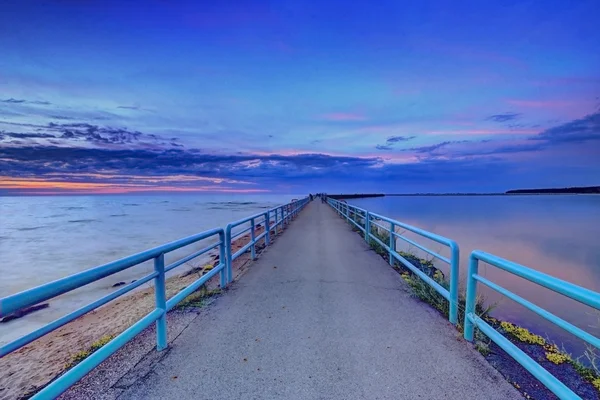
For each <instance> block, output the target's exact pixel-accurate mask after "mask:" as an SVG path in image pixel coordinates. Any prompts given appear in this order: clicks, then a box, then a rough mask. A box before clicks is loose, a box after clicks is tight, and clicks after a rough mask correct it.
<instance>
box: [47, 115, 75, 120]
mask: <svg viewBox="0 0 600 400" xmlns="http://www.w3.org/2000/svg"><path fill="white" fill-rule="evenodd" d="M48 117H50V118H52V119H58V120H61V121H69V120H74V119H76V118H73V117H67V116H66V115H48Z"/></svg>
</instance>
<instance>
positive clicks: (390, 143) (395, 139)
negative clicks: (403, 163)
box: [375, 136, 416, 150]
mask: <svg viewBox="0 0 600 400" xmlns="http://www.w3.org/2000/svg"><path fill="white" fill-rule="evenodd" d="M415 138H416V136H390V137H388V138H387V140H386V141H385V144H378V145H377V146H375V148H376V149H377V150H392V149H393V147H394V145H395V144H396V143H400V142H408V141H409V140H413V139H415Z"/></svg>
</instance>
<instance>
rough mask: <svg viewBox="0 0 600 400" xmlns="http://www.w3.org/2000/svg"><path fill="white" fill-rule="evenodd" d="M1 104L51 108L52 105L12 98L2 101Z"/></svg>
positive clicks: (44, 102) (46, 102)
mask: <svg viewBox="0 0 600 400" xmlns="http://www.w3.org/2000/svg"><path fill="white" fill-rule="evenodd" d="M0 102H1V103H8V104H37V105H42V106H49V105H50V104H51V103H50V102H48V101H39V100H24V99H14V98H12V97H11V98H10V99H6V100H0Z"/></svg>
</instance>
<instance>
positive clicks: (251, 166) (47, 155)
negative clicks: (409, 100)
mask: <svg viewBox="0 0 600 400" xmlns="http://www.w3.org/2000/svg"><path fill="white" fill-rule="evenodd" d="M380 162H381V160H380V159H378V158H361V157H347V156H330V155H325V154H297V155H292V156H284V155H280V154H270V155H257V154H235V155H229V154H209V153H204V152H202V151H201V150H198V149H190V150H185V149H179V148H178V149H161V150H140V149H136V150H130V149H120V150H110V149H102V148H98V149H90V148H66V147H58V146H19V147H4V148H3V147H0V170H1V171H3V174H4V175H7V176H11V177H18V178H33V177H35V178H43V177H44V176H47V175H49V174H72V173H97V172H98V171H103V172H104V173H119V174H133V175H138V176H150V175H163V176H167V175H186V176H205V177H222V178H227V179H240V180H249V181H261V182H264V181H265V180H269V181H282V180H285V179H286V178H289V179H299V178H305V179H311V178H314V177H319V176H327V175H328V174H331V173H333V174H340V175H352V174H357V173H360V171H364V170H365V168H366V169H368V168H369V167H373V166H375V165H377V164H378V163H380Z"/></svg>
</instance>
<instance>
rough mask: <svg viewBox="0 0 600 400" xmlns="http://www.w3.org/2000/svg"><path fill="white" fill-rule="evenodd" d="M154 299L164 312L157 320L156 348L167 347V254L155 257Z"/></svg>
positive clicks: (162, 348)
mask: <svg viewBox="0 0 600 400" xmlns="http://www.w3.org/2000/svg"><path fill="white" fill-rule="evenodd" d="M154 271H155V272H157V275H156V278H154V299H155V301H156V308H157V309H161V310H162V311H163V314H162V315H161V316H160V318H158V319H157V320H156V350H158V351H161V350H164V349H166V348H167V293H166V286H165V255H164V254H161V255H159V256H158V257H156V258H154Z"/></svg>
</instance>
